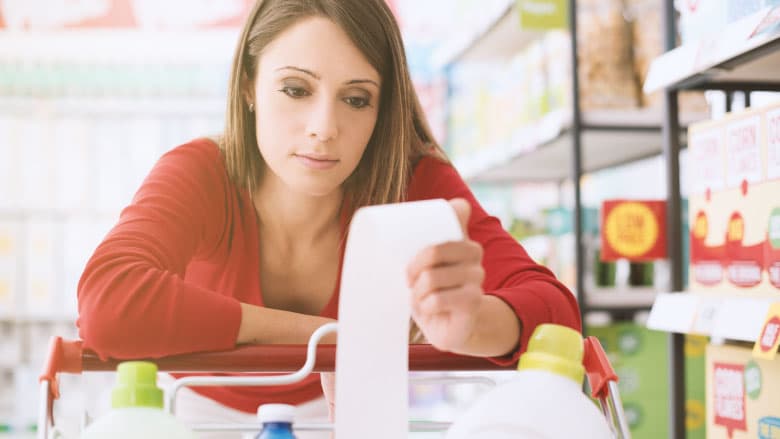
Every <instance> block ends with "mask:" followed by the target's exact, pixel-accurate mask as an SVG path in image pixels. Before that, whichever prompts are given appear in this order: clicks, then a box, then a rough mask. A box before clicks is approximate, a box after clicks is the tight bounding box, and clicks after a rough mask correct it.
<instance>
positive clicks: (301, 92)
mask: <svg viewBox="0 0 780 439" xmlns="http://www.w3.org/2000/svg"><path fill="white" fill-rule="evenodd" d="M279 91H280V92H282V93H284V94H286V95H287V96H289V97H291V98H294V99H297V98H302V97H305V96H309V95H310V94H311V93H309V92H308V91H307V90H306V89H305V88H302V87H290V86H287V87H282V89H281V90H279Z"/></svg>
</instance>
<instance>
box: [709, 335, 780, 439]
mask: <svg viewBox="0 0 780 439" xmlns="http://www.w3.org/2000/svg"><path fill="white" fill-rule="evenodd" d="M706 375H707V399H706V400H707V402H708V404H709V405H708V407H707V437H708V438H710V439H721V438H723V439H725V438H728V439H743V438H744V439H747V438H773V437H778V433H780V412H779V411H778V408H779V407H780V393H778V392H777V389H778V388H780V361H778V360H777V359H775V360H764V359H759V358H754V357H753V356H752V354H751V349H750V348H749V347H742V346H734V345H728V344H726V345H721V346H717V345H712V344H711V345H708V346H707V364H706Z"/></svg>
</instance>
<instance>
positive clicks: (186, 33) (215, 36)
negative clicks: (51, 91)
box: [0, 28, 240, 65]
mask: <svg viewBox="0 0 780 439" xmlns="http://www.w3.org/2000/svg"><path fill="white" fill-rule="evenodd" d="M239 31H240V29H237V28H236V29H233V28H229V29H227V28H226V29H219V30H217V29H212V30H208V31H203V30H181V29H177V30H170V31H151V30H141V29H132V30H119V29H79V30H61V31H38V32H15V31H3V32H0V57H2V59H4V60H15V59H24V60H40V61H53V60H67V61H68V62H80V63H84V64H89V63H95V62H98V63H100V62H141V63H150V62H164V63H165V64H168V65H170V64H176V63H199V64H204V65H206V64H225V65H229V63H230V60H231V58H232V56H233V52H234V50H235V47H236V43H237V42H238V37H239Z"/></svg>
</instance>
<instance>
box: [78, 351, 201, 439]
mask: <svg viewBox="0 0 780 439" xmlns="http://www.w3.org/2000/svg"><path fill="white" fill-rule="evenodd" d="M109 437H110V438H113V439H131V438H132V439H136V438H144V439H157V438H160V439H163V438H165V439H194V437H195V436H194V435H193V433H192V432H191V431H189V430H188V429H187V428H186V427H185V426H184V425H182V424H180V423H179V422H178V421H177V420H176V418H174V417H173V415H171V414H169V413H167V412H165V411H164V410H163V391H162V389H160V388H159V387H157V366H156V365H155V364H154V363H149V362H146V361H127V362H124V363H120V364H119V367H118V368H117V376H116V385H115V386H114V388H113V390H112V392H111V411H110V412H109V413H108V414H106V415H105V416H103V417H101V418H99V419H98V420H97V421H95V422H94V423H92V424H90V425H89V426H88V427H87V428H86V429H85V430H84V432H83V433H82V435H81V438H82V439H98V438H109Z"/></svg>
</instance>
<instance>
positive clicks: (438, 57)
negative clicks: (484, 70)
mask: <svg viewBox="0 0 780 439" xmlns="http://www.w3.org/2000/svg"><path fill="white" fill-rule="evenodd" d="M483 17H484V21H483V22H482V23H478V24H475V25H474V31H473V32H471V33H461V34H459V35H456V36H454V37H453V38H452V39H451V40H450V41H448V42H447V43H445V44H444V45H443V46H442V47H441V48H440V49H439V50H437V51H436V52H435V53H434V55H433V65H434V66H437V67H442V66H445V65H448V64H452V63H454V62H480V61H488V60H489V61H497V60H502V59H509V58H511V57H512V56H514V55H516V54H518V53H520V52H521V51H522V49H523V48H524V47H526V46H528V45H529V44H530V43H531V42H533V41H534V40H536V39H539V38H540V37H541V36H542V35H544V32H539V31H528V30H523V29H521V27H520V19H519V16H518V13H517V2H516V1H514V0H506V1H503V2H501V3H498V4H496V9H495V10H494V11H489V12H488V13H485V14H484V15H483Z"/></svg>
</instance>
